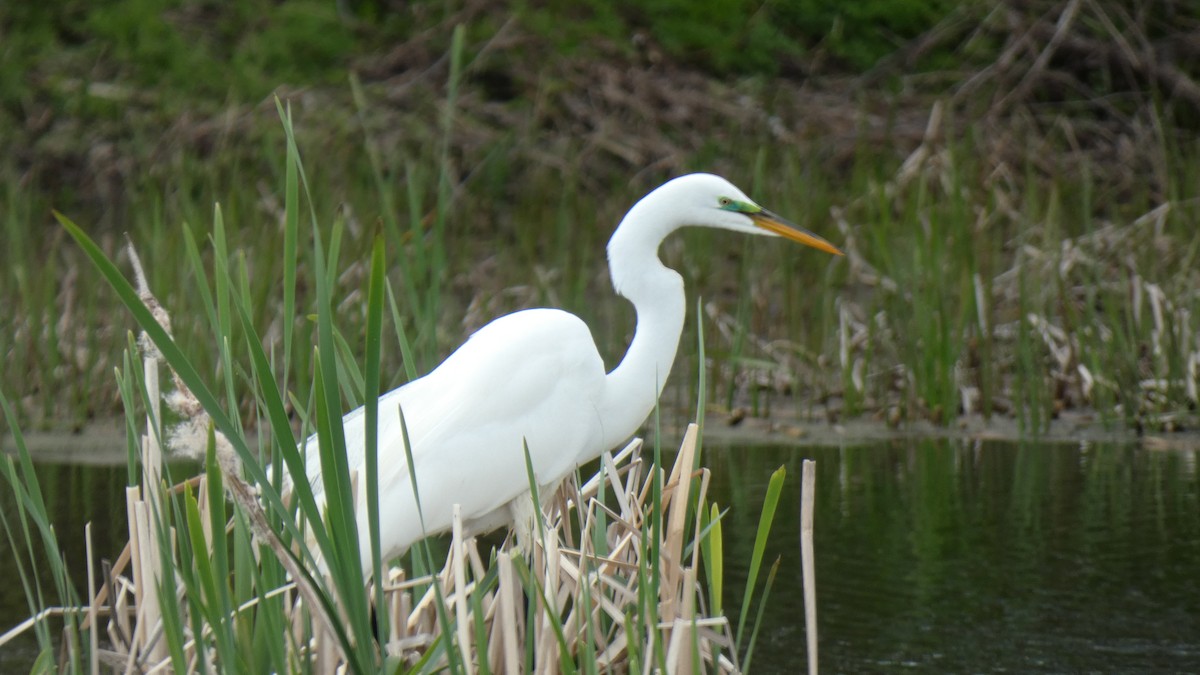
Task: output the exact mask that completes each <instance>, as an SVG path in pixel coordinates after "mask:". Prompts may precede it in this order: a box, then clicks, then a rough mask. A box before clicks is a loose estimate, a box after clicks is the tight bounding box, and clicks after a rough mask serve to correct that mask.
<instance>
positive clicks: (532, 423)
mask: <svg viewBox="0 0 1200 675" xmlns="http://www.w3.org/2000/svg"><path fill="white" fill-rule="evenodd" d="M604 377H605V373H604V364H603V361H602V360H601V358H600V355H599V353H598V352H597V350H596V347H595V343H594V341H593V340H592V337H591V333H590V332H589V331H588V329H587V326H586V325H585V324H584V323H583V322H582V321H580V320H579V319H578V318H577V317H575V316H573V315H571V314H568V313H566V312H561V311H558V310H528V311H524V312H517V313H515V314H511V315H508V316H505V317H502V318H500V319H497V320H496V321H493V322H492V323H490V324H488V325H487V326H485V327H484V328H482V329H481V330H480V331H478V332H477V333H476V334H475V335H474V336H472V337H471V339H470V340H468V341H467V342H466V343H465V344H464V345H463V346H462V347H460V348H459V349H458V351H456V352H455V353H454V354H452V355H451V356H450V357H449V358H447V359H446V361H444V362H443V363H442V364H441V365H440V366H438V368H437V369H435V370H434V371H433V372H431V373H430V374H429V375H426V376H425V377H423V378H420V379H418V380H415V381H413V382H411V383H409V384H407V385H405V386H403V387H401V388H399V389H396V390H394V391H392V392H389V393H388V394H385V395H384V396H382V397H381V398H380V405H379V417H380V422H379V430H378V432H379V446H378V447H379V467H380V477H379V484H380V495H381V498H380V502H381V503H380V513H381V515H382V518H381V520H382V521H383V523H382V532H381V537H382V539H383V544H384V546H383V548H384V551H385V552H388V551H400V550H403V549H404V548H407V547H408V546H409V545H410V544H411V543H412V542H413V541H415V540H416V539H419V538H420V537H421V527H420V522H419V520H418V517H417V512H416V508H415V500H414V499H413V495H412V487H411V485H412V481H411V478H410V476H409V473H408V463H407V460H406V458H405V452H404V436H403V433H402V430H401V424H400V411H401V410H402V411H403V413H404V421H405V424H406V426H407V430H408V440H409V443H410V446H411V449H412V456H413V463H414V466H415V467H416V472H417V479H418V489H419V492H420V499H421V506H422V512H423V513H424V518H425V530H426V531H427V532H429V533H433V532H438V531H443V530H445V529H448V528H449V526H450V523H451V509H452V506H453V504H456V503H457V504H460V505H461V506H462V512H463V518H464V519H465V520H471V519H474V518H478V517H481V516H483V515H486V514H488V513H490V512H492V511H494V510H495V509H497V508H499V507H501V506H503V505H504V504H506V503H507V502H509V501H511V500H512V499H514V498H515V497H517V496H519V495H520V494H522V493H523V492H525V491H526V490H527V489H528V478H527V475H526V470H525V457H524V444H525V443H528V447H529V453H530V459H531V460H532V464H533V467H534V472H535V475H536V477H537V480H538V482H539V483H546V482H550V481H552V480H555V479H558V478H561V477H562V476H563V475H565V474H567V473H569V472H570V471H571V470H572V469H573V468H574V466H575V462H576V459H577V458H578V457H580V456H583V455H584V454H585V453H584V450H585V449H587V448H590V447H591V446H592V445H595V444H598V443H602V442H603V440H602V439H603V434H602V428H601V420H600V419H599V416H598V414H597V412H596V405H597V402H598V401H599V400H600V396H601V393H602V391H603V386H604ZM343 423H344V426H345V430H346V444H347V452H348V459H349V462H350V468H351V470H352V471H354V470H356V469H357V470H358V471H359V475H360V478H359V481H360V485H361V484H362V482H361V481H363V480H365V475H364V474H365V471H364V469H363V467H364V460H363V446H364V435H365V419H364V417H363V411H362V409H358V410H355V411H353V412H351V413H349V414H348V415H346V417H345V418H344V420H343ZM307 445H308V452H309V460H308V462H309V464H308V473H309V479H310V482H311V483H312V484H313V487H314V491H316V492H318V493H321V492H322V488H321V485H320V476H319V460H318V459H317V452H316V439H315V438H310V439H309V440H308V443H307ZM362 497H363V495H360V499H359V502H360V512H363V511H362V510H361V509H362V507H363V505H364V500H363V498H362ZM363 520H365V519H363ZM360 529H362V527H361V524H360ZM364 531H365V530H364Z"/></svg>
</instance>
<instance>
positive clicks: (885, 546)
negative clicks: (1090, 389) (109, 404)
mask: <svg viewBox="0 0 1200 675" xmlns="http://www.w3.org/2000/svg"><path fill="white" fill-rule="evenodd" d="M805 458H810V459H815V460H817V508H816V533H815V546H816V555H817V594H818V603H819V609H818V612H819V620H820V634H821V642H820V645H821V665H822V671H823V672H828V673H835V672H837V673H840V672H846V673H857V672H896V671H898V670H902V669H907V670H911V671H913V672H920V673H930V672H945V673H964V672H978V673H991V672H1015V673H1031V672H1034V673H1036V672H1046V673H1051V672H1121V673H1130V672H1140V673H1146V672H1164V673H1166V672H1200V478H1198V476H1197V471H1196V467H1195V463H1196V459H1197V458H1196V453H1194V452H1189V453H1177V452H1161V453H1157V452H1148V451H1145V450H1141V449H1136V448H1132V447H1127V446H1111V445H1097V446H1092V447H1088V448H1084V449H1081V448H1079V447H1077V446H1064V445H1038V444H1023V445H1018V444H1011V443H983V444H963V443H959V442H954V441H943V440H936V441H907V440H906V441H902V442H893V443H890V444H874V445H871V446H867V447H846V448H841V449H838V448H766V447H753V448H721V447H717V446H713V445H710V446H708V447H707V448H706V449H705V454H704V463H705V464H706V465H707V466H709V467H711V468H712V470H713V475H714V484H713V486H712V488H711V492H710V495H712V497H713V498H714V499H716V500H717V501H719V502H720V503H721V505H722V506H729V507H732V510H731V511H730V512H729V514H728V516H727V521H726V525H725V528H724V529H725V536H726V543H725V550H726V554H725V555H726V563H727V566H728V567H729V568H730V570H729V573H728V575H729V578H728V580H727V591H726V592H727V597H726V601H725V604H726V607H728V608H732V609H733V610H734V611H736V609H737V608H738V607H739V606H740V601H741V589H740V588H739V587H738V577H739V576H740V578H743V579H744V577H745V569H744V567H739V565H743V566H744V565H745V563H747V562H748V561H749V559H750V551H751V547H752V545H753V537H754V531H755V528H756V526H757V522H758V515H759V509H760V506H761V500H762V497H763V494H764V492H765V490H766V483H767V479H768V478H769V476H770V474H771V472H772V471H774V470H775V469H776V468H777V467H779V466H780V465H786V466H787V468H788V480H787V484H786V489H785V493H784V495H783V498H782V500H781V503H780V512H779V514H778V515H777V516H776V521H775V529H774V535H775V536H774V537H773V539H772V541H771V544H770V549H769V554H770V555H769V556H768V563H769V562H770V560H773V559H774V556H776V555H778V556H780V557H781V558H782V565H781V567H780V574H779V576H778V577H777V579H776V583H775V587H774V590H773V591H772V595H771V598H770V602H769V604H768V606H767V609H766V614H765V624H764V628H763V630H762V632H761V634H760V638H759V646H758V648H757V649H756V652H755V656H754V663H753V666H754V671H755V672H798V668H800V667H801V664H803V662H804V649H805V647H804V643H805V641H804V623H803V605H802V602H803V601H802V597H801V581H800V554H799V503H800V497H799V483H800V481H799V478H800V463H801V460H802V459H805ZM39 471H40V472H41V475H42V478H43V489H44V491H45V493H46V499H47V501H48V502H49V503H50V508H51V510H52V512H53V518H54V522H55V525H56V528H57V530H58V532H59V533H60V538H61V539H62V541H63V544H64V549H65V550H66V553H67V556H68V558H69V559H70V561H71V563H72V567H73V569H75V570H77V571H79V572H80V573H82V561H83V544H82V534H83V524H84V523H85V522H86V521H88V520H91V521H93V522H94V523H95V525H94V526H93V527H95V528H96V531H95V534H94V537H95V539H96V543H97V545H98V547H99V548H100V549H101V555H103V556H106V557H108V558H109V559H112V558H113V557H115V555H116V553H117V552H119V546H120V545H122V544H123V542H124V537H125V534H124V519H125V516H124V497H123V490H124V485H125V477H126V471H125V468H124V467H114V468H104V467H79V466H66V465H43V466H41V467H39ZM13 508H14V505H13V504H12V495H11V494H10V493H9V492H8V490H7V489H4V488H0V510H2V511H3V513H5V514H9V513H12V512H13V511H12V509H13ZM0 575H3V577H4V578H5V579H7V580H8V583H5V584H0V628H7V627H8V626H11V625H13V624H14V623H16V622H17V621H19V620H20V619H22V618H24V617H25V616H26V615H27V613H28V609H27V606H26V603H25V600H24V596H23V595H22V592H21V589H20V585H19V584H18V583H15V581H14V580H15V577H16V570H15V567H14V563H13V559H12V554H11V551H10V550H9V549H8V542H7V541H6V540H0ZM79 578H83V577H82V576H80V577H79ZM760 583H761V582H760ZM31 649H33V645H32V643H30V642H26V643H25V644H24V646H18V647H16V648H13V647H12V646H11V645H10V646H9V647H7V648H5V649H4V650H0V672H21V671H22V670H26V671H27V670H28V667H29V664H30V660H31V658H32V653H31V651H30V650H31ZM18 664H19V665H18ZM14 667H15V669H14Z"/></svg>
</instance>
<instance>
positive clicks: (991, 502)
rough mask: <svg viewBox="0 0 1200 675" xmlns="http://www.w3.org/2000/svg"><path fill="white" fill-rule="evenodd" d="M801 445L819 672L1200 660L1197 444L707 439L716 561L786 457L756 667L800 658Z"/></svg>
mask: <svg viewBox="0 0 1200 675" xmlns="http://www.w3.org/2000/svg"><path fill="white" fill-rule="evenodd" d="M804 458H810V459H815V460H816V461H817V504H816V516H815V521H816V522H815V533H814V540H815V548H816V559H817V560H816V571H817V596H818V613H819V619H818V622H819V630H820V658H821V666H822V670H823V671H824V672H895V671H897V670H900V669H911V670H913V671H914V672H922V673H927V672H946V673H963V672H977V673H992V672H1015V673H1030V672H1047V673H1051V672H1121V673H1132V672H1142V673H1144V672H1164V673H1166V672H1200V489H1198V487H1200V486H1198V478H1197V473H1196V470H1195V462H1196V454H1195V453H1192V452H1190V453H1155V452H1147V451H1145V450H1140V449H1136V448H1132V447H1123V446H1111V445H1108V446H1092V447H1089V448H1083V449H1081V448H1079V447H1077V446H1064V445H1037V444H1023V445H1017V444H1011V443H982V444H963V443H958V442H953V441H940V440H939V441H904V442H897V443H892V444H887V445H875V446H872V447H847V448H841V449H838V448H800V449H781V448H749V449H726V448H719V449H718V448H713V447H709V448H708V449H707V451H706V453H705V464H707V465H708V466H710V467H712V469H713V472H714V475H715V478H716V480H715V483H716V484H715V486H714V488H715V498H716V499H718V500H720V501H721V502H722V503H723V504H729V505H730V506H732V507H733V508H732V511H731V513H730V514H729V518H730V521H729V523H728V525H727V527H726V528H725V532H726V533H727V534H726V537H727V543H726V550H733V551H739V552H743V553H740V554H739V553H729V554H727V559H728V558H730V557H735V558H736V557H737V556H739V555H740V556H741V561H746V560H748V558H749V555H748V553H745V552H746V551H749V550H750V547H751V546H752V541H753V536H754V535H753V533H754V529H755V527H756V524H757V517H758V510H759V508H760V504H761V499H762V495H763V493H764V492H765V488H766V481H767V479H768V477H769V475H770V473H771V472H772V471H773V470H774V469H775V468H777V467H778V466H780V465H781V464H782V465H786V466H787V468H788V488H787V492H785V494H784V496H783V499H782V500H781V506H780V508H781V510H782V512H781V513H780V514H779V516H777V520H776V524H775V530H774V533H775V535H776V536H775V537H774V538H773V541H772V542H771V549H770V553H772V554H774V555H778V556H781V557H782V565H781V569H780V576H779V577H778V578H777V580H776V586H775V589H774V590H773V591H772V596H771V598H770V601H769V604H768V607H767V610H766V619H765V625H764V634H765V637H764V638H763V639H762V642H761V643H760V645H759V647H758V648H757V649H756V654H755V657H754V664H753V665H754V670H756V671H758V672H796V668H797V667H798V665H799V664H802V663H803V659H804V650H805V647H804V644H805V641H804V621H803V605H802V603H803V600H802V595H801V593H802V591H801V588H802V587H801V576H800V553H799V503H800V496H799V476H800V463H801V460H802V459H804ZM730 538H734V539H733V541H730V540H729V539H730ZM731 562H732V561H731ZM727 592H728V593H729V595H728V596H727V599H726V603H727V606H730V605H732V606H734V607H737V606H738V604H737V603H733V602H731V600H739V601H740V597H741V595H740V594H741V588H730V589H729V591H727Z"/></svg>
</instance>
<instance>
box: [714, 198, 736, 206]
mask: <svg viewBox="0 0 1200 675" xmlns="http://www.w3.org/2000/svg"><path fill="white" fill-rule="evenodd" d="M717 203H718V204H720V205H721V208H725V207H727V206H729V205H730V204H732V203H733V200H732V199H730V198H729V197H721V198H719V199H717Z"/></svg>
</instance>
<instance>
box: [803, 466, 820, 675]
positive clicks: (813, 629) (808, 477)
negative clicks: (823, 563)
mask: <svg viewBox="0 0 1200 675" xmlns="http://www.w3.org/2000/svg"><path fill="white" fill-rule="evenodd" d="M803 472H804V475H803V478H802V479H801V483H800V485H801V487H800V566H801V570H802V572H803V574H804V632H805V634H806V636H807V637H808V674H809V675H817V571H816V568H815V567H814V566H813V565H814V561H813V504H814V501H815V488H816V485H817V463H816V462H814V461H813V460H811V459H806V460H804V465H803Z"/></svg>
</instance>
